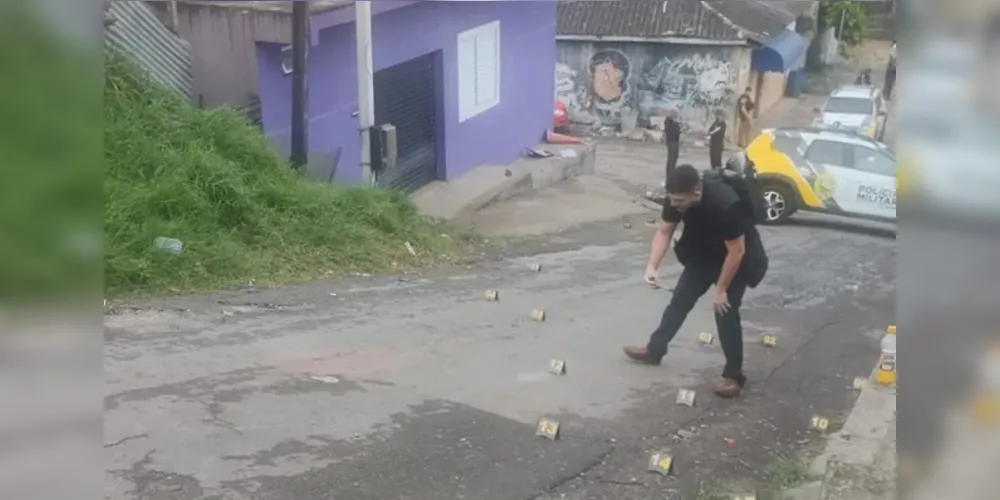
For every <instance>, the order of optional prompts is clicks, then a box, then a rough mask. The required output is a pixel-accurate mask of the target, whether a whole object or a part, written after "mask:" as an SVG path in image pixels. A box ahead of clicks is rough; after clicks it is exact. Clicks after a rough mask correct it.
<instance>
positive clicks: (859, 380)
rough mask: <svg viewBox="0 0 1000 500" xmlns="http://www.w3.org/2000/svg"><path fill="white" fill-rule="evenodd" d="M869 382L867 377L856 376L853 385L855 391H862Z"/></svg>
mask: <svg viewBox="0 0 1000 500" xmlns="http://www.w3.org/2000/svg"><path fill="white" fill-rule="evenodd" d="M867 384H868V379H867V378H865V377H854V384H853V387H854V390H855V391H860V390H861V389H864V387H865V385H867Z"/></svg>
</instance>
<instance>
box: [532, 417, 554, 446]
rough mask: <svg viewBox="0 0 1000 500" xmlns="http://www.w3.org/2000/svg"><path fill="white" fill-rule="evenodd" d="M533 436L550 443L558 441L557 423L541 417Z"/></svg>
mask: <svg viewBox="0 0 1000 500" xmlns="http://www.w3.org/2000/svg"><path fill="white" fill-rule="evenodd" d="M535 435H536V436H541V437H543V438H545V439H551V440H552V441H555V440H557V439H559V422H556V421H555V420H551V419H548V418H545V417H542V419H541V420H539V421H538V427H536V428H535Z"/></svg>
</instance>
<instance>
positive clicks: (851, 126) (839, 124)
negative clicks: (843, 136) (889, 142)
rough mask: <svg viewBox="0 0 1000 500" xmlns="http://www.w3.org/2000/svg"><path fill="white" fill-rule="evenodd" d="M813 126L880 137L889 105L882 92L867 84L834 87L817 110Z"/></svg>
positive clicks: (875, 137)
mask: <svg viewBox="0 0 1000 500" xmlns="http://www.w3.org/2000/svg"><path fill="white" fill-rule="evenodd" d="M815 111H816V114H817V116H816V120H815V121H814V123H813V126H814V127H817V128H825V129H832V130H843V131H845V132H854V133H857V134H860V135H864V136H868V137H870V138H872V139H878V140H881V139H882V136H883V135H884V134H885V125H886V119H887V117H888V116H889V113H888V108H887V107H886V105H885V101H884V100H883V99H882V91H881V90H880V89H878V88H875V87H870V86H867V85H847V86H843V87H840V88H838V89H837V90H834V91H833V93H832V94H830V97H829V98H827V100H826V103H825V104H824V105H823V107H822V108H817V109H816V110H815Z"/></svg>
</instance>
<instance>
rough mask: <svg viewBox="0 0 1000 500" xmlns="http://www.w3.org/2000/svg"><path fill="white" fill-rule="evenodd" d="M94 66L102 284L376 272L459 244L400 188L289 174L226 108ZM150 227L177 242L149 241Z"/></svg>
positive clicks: (121, 69) (444, 256)
mask: <svg viewBox="0 0 1000 500" xmlns="http://www.w3.org/2000/svg"><path fill="white" fill-rule="evenodd" d="M105 75H106V76H105V89H104V98H105V130H104V147H105V161H106V172H105V180H104V188H105V197H106V204H105V257H104V258H105V271H104V278H105V288H106V290H107V293H108V294H111V295H115V294H135V293H142V294H155V293H164V292H173V293H178V292H190V291H195V290H202V289H215V288H224V287H229V286H234V285H237V286H238V285H241V284H244V285H245V284H246V283H247V281H248V280H250V279H255V280H257V281H258V282H260V283H268V284H280V283H287V282H294V281H300V280H306V279H310V278H314V277H319V276H330V275H333V274H341V273H346V272H377V271H381V270H387V269H391V268H403V267H409V266H419V265H426V264H429V263H433V262H440V261H442V260H445V261H447V260H450V259H452V258H453V257H454V256H455V255H456V253H457V252H459V251H460V250H461V248H462V247H463V243H464V241H462V240H460V239H456V238H454V237H449V236H443V233H444V229H443V228H442V227H440V226H439V225H438V224H436V223H434V222H432V221H430V220H428V219H426V218H425V217H423V216H421V215H420V214H419V213H418V212H417V210H416V208H415V207H414V205H413V204H412V203H411V202H410V200H409V199H408V198H407V197H406V196H405V195H404V194H402V193H398V192H392V191H386V190H378V189H367V188H356V187H331V186H328V185H322V184H318V183H314V182H311V181H308V180H305V179H303V178H301V177H300V176H299V174H297V173H296V172H295V171H294V170H293V169H292V168H291V167H290V166H289V165H288V163H287V162H286V161H284V160H283V159H282V158H279V157H278V156H277V155H276V153H275V152H274V151H273V150H272V149H271V148H270V146H269V144H268V143H267V141H266V140H265V138H264V137H263V136H262V134H261V133H260V131H259V129H257V128H255V127H254V126H252V125H251V124H249V123H248V122H247V120H246V119H245V118H244V117H243V116H242V115H240V114H239V113H238V112H237V111H235V110H233V109H229V108H220V109H211V110H199V109H195V108H192V107H191V106H189V105H188V104H187V103H185V102H183V101H182V100H181V99H179V98H178V97H176V96H174V95H172V94H170V93H169V92H167V91H165V90H163V89H161V88H159V87H157V86H156V85H154V84H152V83H151V82H150V81H149V79H148V78H147V77H146V76H145V75H144V74H143V73H141V72H140V71H138V70H137V69H136V68H135V67H133V66H132V65H131V64H130V63H129V62H128V61H127V60H126V59H124V58H122V57H121V56H119V55H115V54H109V55H108V57H107V58H106V73H105ZM157 237H169V238H176V239H178V240H181V241H182V242H183V250H182V251H181V252H180V253H179V254H169V253H166V252H163V251H160V250H157V249H156V248H154V243H153V242H154V240H155V239H156V238H157ZM407 241H408V242H410V244H411V245H412V247H413V248H414V249H415V250H416V251H417V255H416V256H413V255H411V254H410V252H409V250H408V249H407V248H406V247H405V242H407Z"/></svg>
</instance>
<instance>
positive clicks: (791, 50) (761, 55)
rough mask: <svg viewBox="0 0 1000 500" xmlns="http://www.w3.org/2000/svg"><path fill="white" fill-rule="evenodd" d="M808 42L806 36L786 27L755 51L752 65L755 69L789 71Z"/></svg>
mask: <svg viewBox="0 0 1000 500" xmlns="http://www.w3.org/2000/svg"><path fill="white" fill-rule="evenodd" d="M808 43H809V40H808V39H807V38H806V37H804V36H802V35H800V34H798V33H796V32H794V31H792V30H788V29H786V30H784V31H782V32H781V33H778V34H776V35H773V36H771V37H770V38H768V39H767V40H764V43H763V46H762V47H760V48H759V49H757V50H755V51H753V59H752V60H751V63H750V67H751V68H753V70H754V71H777V72H779V73H783V72H785V71H788V70H789V69H791V68H792V67H794V66H795V63H796V62H798V60H799V59H800V58H801V57H802V54H803V53H804V52H805V51H806V45H807V44H808Z"/></svg>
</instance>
